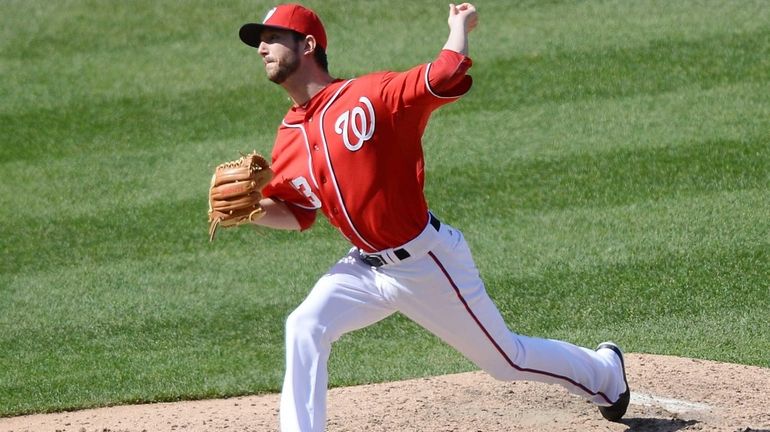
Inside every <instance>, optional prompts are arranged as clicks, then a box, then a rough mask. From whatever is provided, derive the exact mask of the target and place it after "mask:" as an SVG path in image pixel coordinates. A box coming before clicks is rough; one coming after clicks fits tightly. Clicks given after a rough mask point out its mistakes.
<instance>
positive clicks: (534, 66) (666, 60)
mask: <svg viewBox="0 0 770 432" xmlns="http://www.w3.org/2000/svg"><path fill="white" fill-rule="evenodd" d="M768 70H770V30H768V29H767V28H764V29H761V30H756V31H754V32H747V33H741V34H733V35H719V36H714V37H709V38H705V39H701V40H686V41H685V40H657V41H650V42H649V44H648V45H645V46H635V47H619V48H616V47H610V48H604V49H599V50H592V51H581V50H574V51H564V50H560V49H558V48H557V49H555V50H550V51H544V52H537V53H534V54H530V55H523V56H515V57H510V58H505V57H502V56H500V57H496V58H494V59H490V60H488V61H487V62H486V63H481V62H480V64H478V67H476V68H473V69H472V75H474V76H475V78H476V85H475V86H474V91H475V92H476V94H474V97H471V98H468V101H467V102H466V103H467V104H468V105H470V106H469V107H466V108H465V109H471V110H472V109H484V110H495V109H498V110H507V109H510V108H511V107H517V106H522V105H536V104H540V103H543V102H546V101H560V102H565V101H575V100H581V99H594V98H598V99H608V98H618V97H629V96H634V95H640V94H661V93H668V92H673V91H676V90H677V89H682V88H687V87H695V88H698V89H701V90H703V89H709V88H713V87H716V86H720V85H725V84H730V83H740V82H766V81H767V71H768Z"/></svg>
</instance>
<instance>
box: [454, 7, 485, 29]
mask: <svg viewBox="0 0 770 432" xmlns="http://www.w3.org/2000/svg"><path fill="white" fill-rule="evenodd" d="M448 21H449V28H450V29H454V28H455V26H460V28H461V29H462V30H463V32H464V33H465V34H468V33H470V32H471V31H473V29H474V28H476V25H477V24H478V23H479V16H478V14H477V13H476V6H473V5H472V4H470V3H462V4H460V5H455V4H454V3H450V4H449V20H448Z"/></svg>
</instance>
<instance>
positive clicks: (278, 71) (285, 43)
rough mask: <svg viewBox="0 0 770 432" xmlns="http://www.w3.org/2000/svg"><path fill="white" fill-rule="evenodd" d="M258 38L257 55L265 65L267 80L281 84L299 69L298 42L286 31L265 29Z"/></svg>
mask: <svg viewBox="0 0 770 432" xmlns="http://www.w3.org/2000/svg"><path fill="white" fill-rule="evenodd" d="M260 38H261V39H262V42H261V43H260V44H259V55H261V56H262V60H263V61H264V63H265V72H266V73H267V78H268V79H269V80H270V81H272V82H274V83H276V84H281V83H283V82H284V81H286V79H287V78H289V77H290V76H291V75H292V74H293V73H294V72H296V71H297V69H299V65H300V54H299V42H298V41H296V40H295V39H294V35H293V34H292V33H291V32H290V31H287V30H273V29H265V30H263V31H262V34H261V35H260Z"/></svg>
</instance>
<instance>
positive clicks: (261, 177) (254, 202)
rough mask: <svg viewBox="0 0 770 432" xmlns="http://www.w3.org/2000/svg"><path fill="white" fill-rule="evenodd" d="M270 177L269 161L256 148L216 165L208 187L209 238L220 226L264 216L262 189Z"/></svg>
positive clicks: (211, 237)
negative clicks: (237, 157) (235, 158)
mask: <svg viewBox="0 0 770 432" xmlns="http://www.w3.org/2000/svg"><path fill="white" fill-rule="evenodd" d="M272 178H273V170H271V169H270V164H269V163H268V162H267V161H266V160H265V158H263V157H262V155H260V154H259V153H257V152H256V151H253V152H251V153H249V154H247V155H243V156H242V157H241V158H240V159H237V160H234V161H230V162H225V163H223V164H221V165H219V166H217V168H216V170H215V171H214V175H213V176H212V177H211V186H210V187H209V241H213V240H214V234H216V232H217V228H219V227H232V226H237V225H241V224H243V223H247V222H252V221H255V220H257V219H259V218H260V217H262V216H263V215H264V212H265V210H264V209H263V208H262V206H261V205H260V204H259V201H260V200H261V199H262V188H263V187H265V185H267V184H268V183H270V180H272Z"/></svg>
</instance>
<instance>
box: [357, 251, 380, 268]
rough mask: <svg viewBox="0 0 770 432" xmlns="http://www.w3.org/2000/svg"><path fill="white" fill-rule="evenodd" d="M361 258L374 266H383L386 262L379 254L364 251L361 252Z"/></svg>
mask: <svg viewBox="0 0 770 432" xmlns="http://www.w3.org/2000/svg"><path fill="white" fill-rule="evenodd" d="M361 260H363V262H365V263H367V264H369V265H370V266H372V267H382V266H383V265H384V264H385V260H383V259H382V258H381V257H380V256H379V255H368V254H365V253H363V252H362V253H361Z"/></svg>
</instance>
